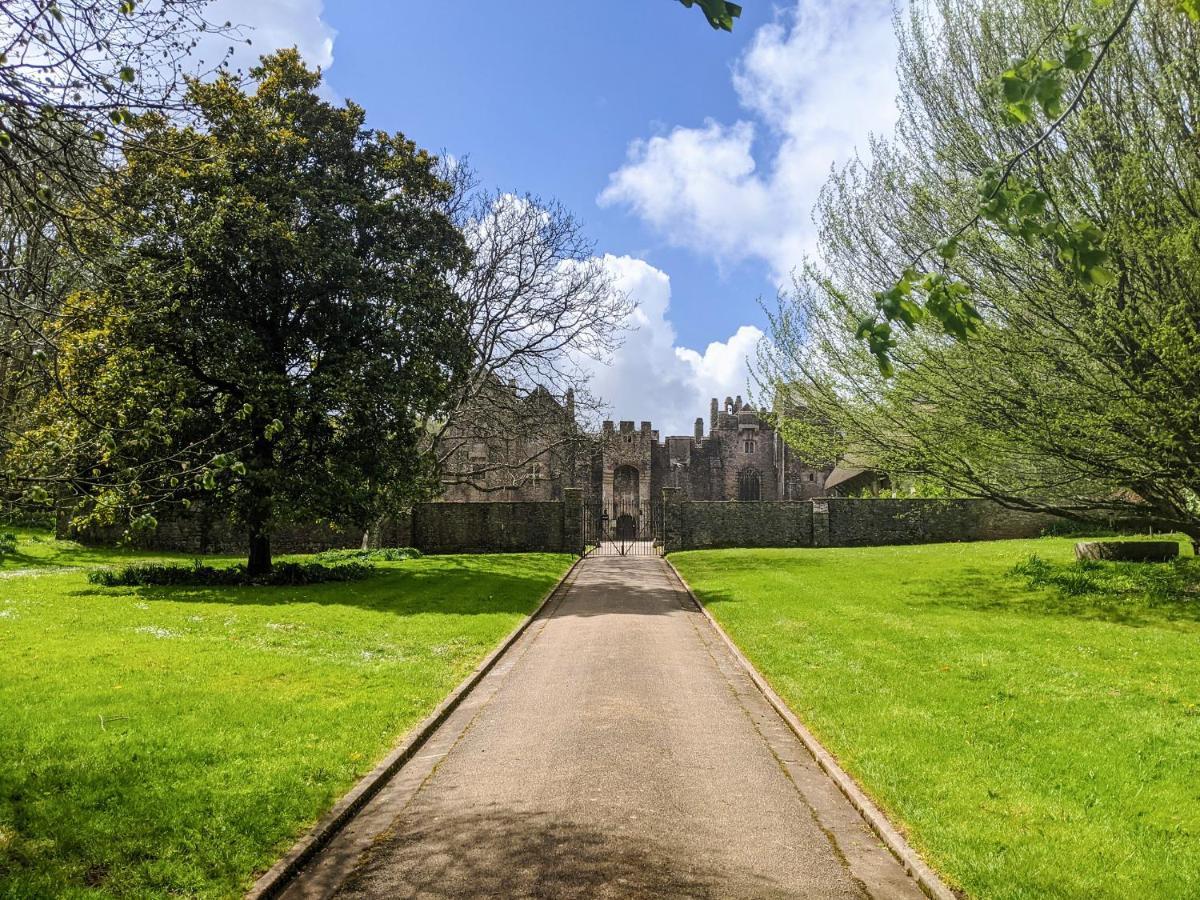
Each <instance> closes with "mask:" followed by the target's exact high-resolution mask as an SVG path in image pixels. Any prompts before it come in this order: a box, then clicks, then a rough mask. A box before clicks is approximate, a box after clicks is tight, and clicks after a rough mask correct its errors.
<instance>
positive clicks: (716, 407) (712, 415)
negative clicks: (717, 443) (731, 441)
mask: <svg viewBox="0 0 1200 900" xmlns="http://www.w3.org/2000/svg"><path fill="white" fill-rule="evenodd" d="M720 411H721V404H720V403H718V402H717V398H716V397H713V398H712V403H710V404H709V406H708V427H709V428H710V429H712V430H713V431H716V430H717V414H718V413H719V412H720Z"/></svg>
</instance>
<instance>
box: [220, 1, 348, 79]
mask: <svg viewBox="0 0 1200 900" xmlns="http://www.w3.org/2000/svg"><path fill="white" fill-rule="evenodd" d="M324 7H325V4H324V3H323V2H322V0H254V2H252V3H246V2H245V0H213V3H212V4H211V5H210V6H209V7H208V8H207V10H206V13H205V15H206V17H207V18H208V19H209V21H212V22H216V23H222V22H227V21H228V22H231V23H233V24H234V25H238V26H243V28H244V35H243V36H244V37H246V38H249V39H250V41H251V43H250V44H249V45H247V44H246V43H245V41H242V42H241V43H236V42H234V43H233V56H232V57H231V59H230V61H229V66H230V68H232V69H242V70H243V71H245V70H246V69H248V68H249V67H250V66H253V65H254V64H255V63H257V62H258V58H259V57H260V56H262V55H263V54H265V53H270V52H271V51H272V50H278V49H280V48H282V47H296V48H298V49H299V51H300V55H301V56H302V57H303V58H304V60H305V61H306V62H307V63H308V64H309V65H313V66H320V67H321V68H322V69H328V68H329V67H330V66H331V65H333V42H334V39H335V38H336V37H337V32H336V31H334V29H333V27H332V26H331V25H330V24H329V23H328V22H326V21H325V19H324V12H325V8H324ZM230 43H231V42H230V41H228V40H220V39H217V38H213V39H211V40H210V41H208V42H206V43H204V44H203V45H202V46H200V47H199V48H197V53H198V55H199V56H201V57H203V58H204V59H205V60H206V61H207V62H208V63H210V64H212V63H215V62H219V61H220V60H221V59H222V58H223V54H224V52H225V50H226V49H227V48H228V47H229V46H230Z"/></svg>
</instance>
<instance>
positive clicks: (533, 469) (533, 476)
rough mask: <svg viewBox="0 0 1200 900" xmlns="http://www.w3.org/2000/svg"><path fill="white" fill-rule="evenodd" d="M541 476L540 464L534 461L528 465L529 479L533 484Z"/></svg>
mask: <svg viewBox="0 0 1200 900" xmlns="http://www.w3.org/2000/svg"><path fill="white" fill-rule="evenodd" d="M541 478H542V464H541V463H540V462H535V463H533V464H532V465H531V466H530V467H529V480H530V482H532V483H533V484H537V483H538V482H539V481H540V480H541Z"/></svg>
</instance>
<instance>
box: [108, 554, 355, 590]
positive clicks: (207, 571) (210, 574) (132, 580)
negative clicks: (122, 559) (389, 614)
mask: <svg viewBox="0 0 1200 900" xmlns="http://www.w3.org/2000/svg"><path fill="white" fill-rule="evenodd" d="M373 572H374V569H373V568H372V567H371V566H369V565H364V564H363V563H358V562H347V563H343V564H341V565H332V566H326V565H321V564H320V563H295V562H282V563H276V564H275V565H274V567H272V569H271V571H270V572H268V573H266V574H265V575H256V576H250V575H249V574H247V572H246V567H245V566H226V567H221V568H218V567H216V566H208V565H205V564H204V563H202V562H201V561H200V560H198V559H197V560H194V561H193V562H192V564H191V565H190V566H174V565H165V564H162V563H135V564H133V565H129V566H123V567H122V568H119V569H97V570H96V571H93V572H89V573H88V581H90V582H91V583H92V584H99V585H102V586H104V587H170V586H175V585H179V586H184V585H186V586H199V587H242V586H265V587H295V586H298V585H306V584H321V583H323V582H330V581H357V580H358V579H360V578H366V577H367V576H368V575H370V574H372V573H373Z"/></svg>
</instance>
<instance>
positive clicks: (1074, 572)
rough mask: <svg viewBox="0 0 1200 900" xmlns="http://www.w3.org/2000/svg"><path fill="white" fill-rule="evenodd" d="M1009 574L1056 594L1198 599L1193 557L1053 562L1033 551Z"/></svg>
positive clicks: (1198, 569) (1198, 573)
mask: <svg viewBox="0 0 1200 900" xmlns="http://www.w3.org/2000/svg"><path fill="white" fill-rule="evenodd" d="M1010 574H1012V575H1018V576H1023V577H1024V578H1025V579H1026V580H1027V583H1028V584H1029V586H1030V587H1033V588H1055V589H1056V590H1057V591H1058V594H1059V596H1060V597H1089V598H1092V599H1096V600H1103V601H1121V602H1124V601H1129V600H1138V601H1144V602H1149V603H1152V604H1158V603H1178V602H1185V603H1195V602H1197V599H1200V597H1198V595H1200V565H1197V560H1196V559H1195V558H1194V557H1184V558H1180V559H1177V560H1174V561H1172V562H1170V563H1136V562H1133V563H1108V562H1097V561H1095V560H1090V559H1085V560H1078V561H1076V562H1069V563H1056V562H1050V561H1048V560H1045V559H1042V558H1041V557H1040V556H1036V555H1034V556H1030V557H1029V558H1028V559H1025V560H1023V561H1022V562H1019V563H1017V564H1016V565H1015V566H1013V568H1012V570H1011V572H1010Z"/></svg>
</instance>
